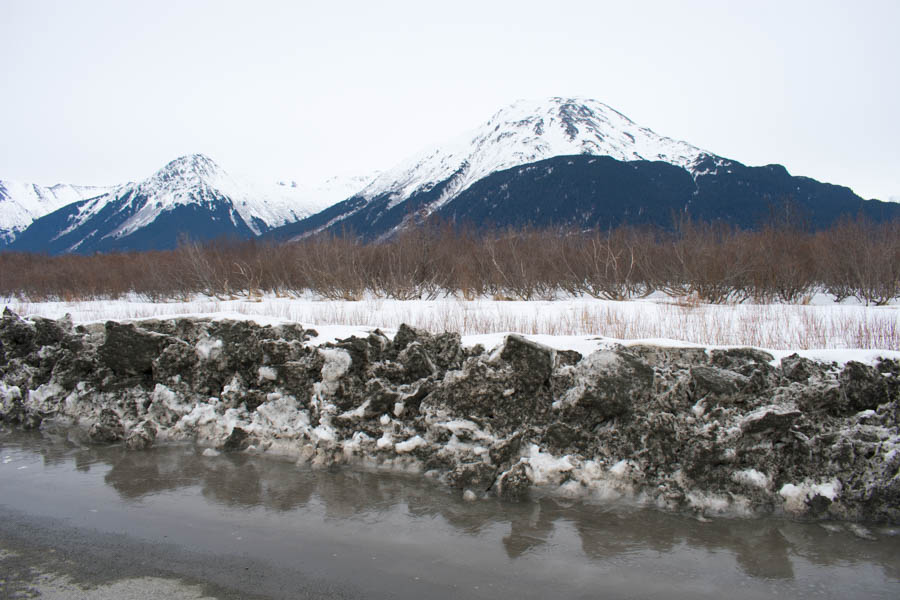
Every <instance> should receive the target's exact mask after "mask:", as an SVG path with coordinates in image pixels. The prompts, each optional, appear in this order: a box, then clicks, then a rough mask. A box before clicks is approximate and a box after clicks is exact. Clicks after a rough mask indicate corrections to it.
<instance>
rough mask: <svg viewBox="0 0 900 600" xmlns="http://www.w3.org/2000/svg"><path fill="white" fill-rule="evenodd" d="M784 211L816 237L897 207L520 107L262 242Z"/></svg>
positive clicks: (577, 105)
mask: <svg viewBox="0 0 900 600" xmlns="http://www.w3.org/2000/svg"><path fill="white" fill-rule="evenodd" d="M784 204H791V205H793V206H795V207H796V208H797V209H799V210H800V211H801V212H802V213H803V215H804V218H806V219H808V220H809V223H810V224H811V225H812V226H813V227H817V228H818V227H828V226H829V225H830V224H831V223H833V222H834V221H835V220H836V219H838V218H840V217H841V216H842V215H854V214H859V213H863V214H865V215H866V216H868V217H870V218H872V219H874V220H876V221H882V220H890V219H892V218H896V217H898V216H900V206H898V205H897V204H896V203H885V202H880V201H877V200H870V201H865V200H863V199H862V198H860V197H859V196H857V195H856V194H854V193H853V191H852V190H850V189H849V188H846V187H843V186H838V185H832V184H827V183H820V182H819V181H816V180H814V179H810V178H808V177H799V176H793V175H791V174H790V173H789V172H788V171H787V169H785V168H784V167H783V166H781V165H765V166H760V167H752V166H746V165H743V164H742V163H740V162H738V161H736V160H731V159H728V158H724V157H721V156H718V155H716V154H713V153H711V152H707V151H704V150H702V149H700V148H698V147H696V146H693V145H691V144H689V143H687V142H683V141H679V140H675V139H672V138H669V137H665V136H661V135H658V134H656V133H655V132H653V131H652V130H650V129H648V128H646V127H641V126H640V125H638V124H636V123H635V122H634V121H632V120H631V119H629V118H628V117H626V116H625V115H623V114H622V113H620V112H618V111H617V110H615V109H613V108H611V107H609V106H608V105H606V104H603V103H602V102H598V101H596V100H586V99H577V98H560V97H555V98H550V99H547V100H544V101H519V102H516V103H514V104H512V105H510V106H507V107H506V108H503V109H502V110H500V111H499V112H497V113H496V114H494V116H493V117H491V118H490V119H489V120H488V121H487V122H485V123H484V124H483V125H481V126H480V127H479V128H477V129H475V130H474V131H473V132H471V133H469V134H467V135H464V136H462V137H460V138H459V139H457V140H456V141H455V142H451V143H449V144H443V145H439V146H436V147H434V148H432V149H431V150H429V151H426V152H422V153H420V154H418V155H416V156H414V157H413V158H411V159H409V160H406V161H404V162H403V163H401V164H400V165H398V166H396V167H394V168H392V169H389V170H387V171H385V172H384V173H382V174H381V175H380V176H378V177H377V178H375V179H374V180H373V181H372V183H371V184H369V185H368V186H367V187H365V188H364V189H363V190H362V191H361V192H360V193H359V194H357V195H355V196H352V197H349V198H347V200H344V201H343V202H340V203H338V204H335V205H333V206H330V207H328V208H327V209H325V210H323V211H322V212H320V213H318V214H316V215H313V216H311V217H309V218H307V219H304V220H302V221H299V222H297V223H290V224H288V225H285V226H283V227H279V228H277V229H275V230H273V231H271V232H269V233H268V234H266V235H267V236H270V237H273V238H275V239H282V240H296V239H300V238H303V237H305V236H309V235H313V234H316V233H319V232H330V233H333V234H344V233H347V232H350V233H352V234H354V235H358V236H359V237H361V238H363V239H368V240H378V239H385V238H388V237H390V236H391V235H393V234H394V233H395V232H397V231H399V230H400V229H403V228H405V227H410V226H413V225H415V224H416V223H421V222H423V221H424V220H425V219H428V218H433V217H436V218H437V219H439V220H440V221H444V222H451V223H468V224H469V225H474V226H475V227H479V228H480V227H488V228H505V227H520V226H534V227H559V226H563V227H576V228H577V227H588V228H592V227H602V228H605V227H616V226H618V225H621V224H624V223H628V224H635V225H641V224H652V225H657V226H661V227H671V226H673V218H674V217H673V215H676V214H678V215H689V216H690V218H692V219H698V220H702V221H721V222H724V223H728V224H731V225H735V226H739V227H744V228H753V227H757V226H760V225H761V224H762V223H763V222H764V221H765V219H767V218H771V215H772V214H773V212H772V211H773V209H777V208H778V207H779V206H782V205H784Z"/></svg>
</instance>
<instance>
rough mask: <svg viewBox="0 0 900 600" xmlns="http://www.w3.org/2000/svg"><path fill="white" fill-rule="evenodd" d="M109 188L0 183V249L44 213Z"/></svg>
mask: <svg viewBox="0 0 900 600" xmlns="http://www.w3.org/2000/svg"><path fill="white" fill-rule="evenodd" d="M109 190H110V188H109V187H102V186H87V185H69V184H65V183H59V184H56V185H52V186H43V185H38V184H36V183H22V182H18V181H9V180H0V247H2V246H3V245H5V244H7V243H9V242H11V241H12V240H13V239H15V237H16V235H18V233H19V232H21V231H22V230H24V229H25V228H27V227H28V226H29V225H31V223H32V222H33V221H34V220H35V219H37V218H40V217H43V216H44V215H46V214H49V213H51V212H53V211H55V210H57V209H60V208H62V207H63V206H65V205H67V204H71V203H73V202H78V201H79V200H86V199H88V198H93V197H95V196H100V195H103V194H105V193H107V192H108V191H109Z"/></svg>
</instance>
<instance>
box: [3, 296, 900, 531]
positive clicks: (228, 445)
mask: <svg viewBox="0 0 900 600" xmlns="http://www.w3.org/2000/svg"><path fill="white" fill-rule="evenodd" d="M315 335H316V334H315V332H313V331H311V330H304V329H303V328H302V327H299V326H294V325H280V326H276V327H272V326H265V327H262V326H258V325H256V324H254V323H252V322H235V321H213V320H203V319H175V320H166V321H157V320H148V321H141V322H138V323H130V324H119V323H113V322H109V323H106V324H105V325H88V326H79V327H73V325H72V323H71V322H70V321H66V320H61V321H50V320H47V319H35V320H31V321H27V320H23V319H20V318H19V317H17V316H16V315H14V314H12V313H9V312H6V313H4V315H3V317H2V319H0V420H3V421H5V422H7V423H10V424H13V425H16V426H21V427H37V426H49V425H50V424H53V423H56V424H69V423H77V424H78V425H79V426H80V427H82V428H83V429H84V430H85V431H86V432H87V435H88V437H89V438H90V439H91V440H93V441H95V442H97V443H124V444H125V445H126V446H127V447H129V448H132V449H140V448H146V447H148V446H150V445H152V444H153V443H155V442H157V441H166V440H173V439H193V440H196V441H197V442H198V443H200V444H204V445H209V446H215V447H218V448H220V449H223V450H229V451H266V452H272V453H278V454H282V455H291V456H295V457H296V458H297V459H298V460H300V461H304V462H309V463H311V464H312V465H314V466H329V465H334V464H343V463H356V464H362V465H372V464H378V465H383V466H389V467H392V468H397V469H410V470H420V471H425V472H427V473H429V474H433V475H435V476H440V477H442V478H443V479H444V480H445V481H446V482H447V483H448V484H450V485H453V486H455V487H458V488H459V489H461V490H463V491H465V492H466V493H467V494H468V495H469V496H471V497H476V495H479V494H483V493H485V492H488V491H489V492H491V493H495V494H498V495H499V496H501V497H503V498H508V499H520V498H523V497H525V496H527V494H528V492H529V490H530V489H534V488H539V489H549V490H551V491H554V492H556V493H561V494H566V495H571V496H576V497H577V496H582V495H593V496H597V497H601V498H614V497H621V496H625V497H630V498H632V499H634V500H637V501H640V502H644V503H650V504H655V505H658V506H660V507H662V508H666V509H672V510H694V511H698V512H703V513H708V514H709V513H713V514H715V513H752V512H786V513H789V514H793V515H798V516H805V517H810V518H840V519H848V520H866V521H882V522H893V523H897V522H900V472H898V470H900V431H898V414H900V408H898V407H900V364H898V362H897V361H889V360H883V361H881V362H880V363H879V364H876V365H874V366H870V365H866V364H862V363H854V362H850V363H847V364H846V365H845V366H839V365H837V364H824V363H818V362H814V361H810V360H807V359H804V358H801V357H798V356H796V355H794V356H790V357H787V358H785V359H784V360H782V361H780V363H778V362H777V361H774V360H773V357H772V356H770V355H768V354H766V353H765V352H761V351H759V350H753V349H733V350H712V351H709V352H706V351H704V350H702V349H697V348H660V347H654V346H630V347H621V346H615V347H609V348H606V349H602V350H599V351H597V352H595V353H593V354H591V355H590V356H586V357H582V356H580V355H578V354H577V353H575V352H571V351H556V350H554V349H551V348H548V347H545V346H542V345H540V344H537V343H535V342H532V341H530V340H528V339H526V338H524V337H521V336H517V335H510V336H508V337H507V339H506V341H505V343H504V344H503V345H502V346H501V347H500V348H498V349H496V350H494V351H492V352H487V351H485V350H484V349H483V348H481V347H478V346H476V347H475V348H471V349H467V348H464V347H463V346H462V345H461V343H460V338H459V336H457V335H455V334H442V335H436V336H435V335H429V334H427V333H424V332H421V331H417V330H414V329H411V328H409V327H405V326H403V327H401V328H400V330H398V332H397V333H396V334H395V336H394V338H393V339H389V338H388V337H387V336H385V335H383V334H382V333H381V332H380V331H377V330H376V331H374V332H373V333H371V334H370V335H369V336H368V337H366V338H349V339H345V340H340V341H338V342H337V343H334V344H324V345H321V346H315V345H313V344H311V343H310V342H309V340H310V338H311V337H315Z"/></svg>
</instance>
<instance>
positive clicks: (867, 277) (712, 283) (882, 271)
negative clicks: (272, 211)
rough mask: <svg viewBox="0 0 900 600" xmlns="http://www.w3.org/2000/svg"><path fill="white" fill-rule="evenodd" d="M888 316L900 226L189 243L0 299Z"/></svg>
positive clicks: (74, 265) (52, 271) (17, 262)
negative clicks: (756, 309)
mask: <svg viewBox="0 0 900 600" xmlns="http://www.w3.org/2000/svg"><path fill="white" fill-rule="evenodd" d="M816 289H824V290H826V291H827V292H828V293H829V294H830V295H832V296H833V297H834V299H835V300H837V301H840V300H843V299H844V298H849V297H856V298H858V299H859V300H860V301H862V302H865V303H866V304H867V305H868V304H875V305H883V304H886V303H888V302H890V301H891V300H893V299H894V298H898V297H900V222H893V223H886V224H874V223H871V222H869V221H866V220H864V219H861V218H857V219H845V220H844V221H841V222H840V223H838V224H837V225H835V226H834V227H832V228H831V229H829V230H826V231H820V232H817V233H809V232H804V231H802V230H799V229H797V228H793V227H788V226H779V225H770V226H767V227H765V228H763V229H761V230H755V231H746V230H740V229H737V228H733V227H728V226H724V225H709V224H698V223H691V222H686V223H683V224H681V225H680V226H679V227H677V228H676V230H675V231H674V232H673V231H663V230H660V229H649V228H634V227H619V228H617V229H613V230H610V231H599V230H591V231H572V230H538V229H518V230H507V231H503V232H500V233H491V234H484V233H476V232H475V231H474V230H473V229H467V228H465V227H450V226H447V225H444V226H428V227H422V228H419V229H415V230H410V231H405V232H402V233H400V234H398V235H396V236H395V237H394V238H392V239H391V240H389V241H387V242H382V243H378V244H363V243H361V242H359V241H357V240H355V239H353V238H351V237H335V236H330V237H318V238H312V239H306V240H303V241H300V242H296V243H286V244H274V243H265V242H260V241H255V240H254V241H243V242H228V241H217V242H212V243H207V244H196V243H190V242H185V243H182V244H181V245H180V246H179V247H178V248H177V249H175V250H171V251H153V252H143V253H112V254H97V255H94V256H56V257H50V256H45V255H38V254H24V253H11V252H7V253H0V296H4V297H15V298H19V299H22V300H33V301H39V300H91V299H105V298H118V297H122V296H124V295H127V294H137V295H142V296H145V297H147V298H150V299H151V300H167V299H182V298H188V297H191V296H193V295H196V294H206V295H209V296H214V297H218V298H232V297H238V296H254V295H261V294H274V295H278V296H291V295H299V294H305V293H313V294H317V295H319V296H321V297H323V298H327V299H343V300H352V299H360V298H362V297H364V296H365V295H366V294H371V295H373V296H375V297H383V298H395V299H400V300H410V299H417V298H422V299H433V298H436V297H438V296H440V295H442V294H452V295H455V296H458V297H462V298H474V297H485V296H486V297H492V298H496V299H516V300H531V299H553V298H556V297H558V296H560V295H564V294H566V295H568V294H575V295H589V296H592V297H596V298H603V299H610V300H627V299H632V298H638V297H642V296H646V295H648V294H650V293H652V292H654V291H662V292H665V293H666V294H669V295H670V296H674V297H682V298H684V301H685V302H703V303H725V302H741V301H744V300H754V301H757V302H762V303H765V302H786V303H802V302H803V301H804V300H805V299H807V298H809V296H810V294H811V293H812V292H813V290H816Z"/></svg>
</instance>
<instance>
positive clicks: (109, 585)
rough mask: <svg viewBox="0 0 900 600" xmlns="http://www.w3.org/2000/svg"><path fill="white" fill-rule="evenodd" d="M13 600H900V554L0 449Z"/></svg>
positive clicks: (78, 449) (229, 459) (4, 539)
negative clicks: (776, 599)
mask: <svg viewBox="0 0 900 600" xmlns="http://www.w3.org/2000/svg"><path fill="white" fill-rule="evenodd" d="M0 573H2V575H0V580H2V581H0V598H16V597H34V596H36V595H38V594H40V595H42V596H43V597H50V598H56V597H58V598H70V597H79V598H106V597H109V598H143V597H147V598H149V597H160V596H166V597H176V598H205V597H212V598H254V597H255V598H410V599H411V598H507V597H509V598H512V597H516V598H549V597H554V598H697V597H700V598H703V597H708V598H720V597H721V596H723V595H725V594H727V595H728V596H729V598H731V599H735V600H737V599H743V598H769V597H772V596H776V595H783V596H789V597H794V598H803V597H810V598H812V597H815V598H828V597H831V598H851V597H852V598H897V597H900V535H898V531H897V530H895V529H891V528H868V529H861V528H851V527H849V526H844V525H833V524H826V525H824V526H823V525H822V524H802V523H794V522H789V521H784V520H778V519H754V520H734V519H720V520H715V521H711V522H698V521H697V520H695V519H693V518H691V517H688V516H679V515H669V514H663V513H660V512H658V511H654V510H646V509H637V508H629V507H626V506H616V505H589V504H581V503H571V502H565V501H561V500H555V499H551V498H540V499H535V500H533V501H530V502H524V503H507V502H500V501H498V500H493V499H491V500H480V501H476V502H465V501H463V500H462V499H461V498H460V497H459V496H458V494H457V493H456V492H454V491H453V490H448V489H446V488H444V487H443V486H440V485H438V484H435V483H433V482H431V481H429V480H427V479H425V478H423V477H420V476H403V475H397V474H390V473H371V472H361V471H354V470H350V469H343V470H338V471H312V470H309V469H306V468H303V467H297V466H295V465H294V464H292V463H288V462H282V461H278V460H275V459H271V458H264V457H254V456H248V455H244V454H223V455H220V456H214V457H208V456H204V455H203V454H202V453H201V452H200V450H199V449H196V448H194V447H193V446H168V447H160V448H154V449H151V450H149V451H146V452H134V451H127V450H125V449H124V448H121V447H106V448H98V447H86V446H82V445H80V444H78V443H73V442H70V441H68V440H66V439H65V436H64V435H60V436H58V437H53V436H50V435H47V434H44V435H42V434H22V433H14V432H8V431H7V432H0Z"/></svg>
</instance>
